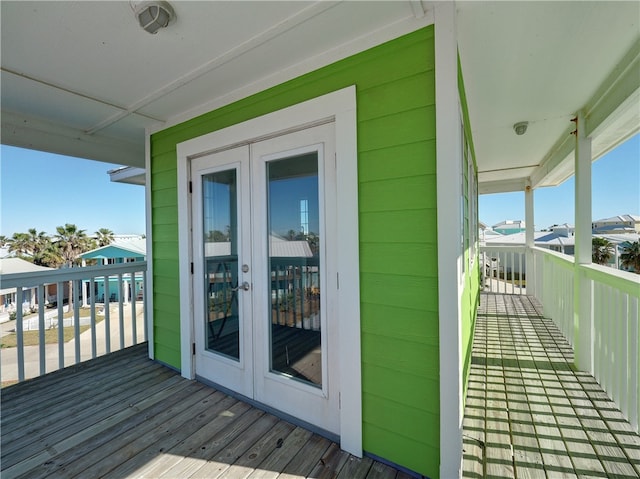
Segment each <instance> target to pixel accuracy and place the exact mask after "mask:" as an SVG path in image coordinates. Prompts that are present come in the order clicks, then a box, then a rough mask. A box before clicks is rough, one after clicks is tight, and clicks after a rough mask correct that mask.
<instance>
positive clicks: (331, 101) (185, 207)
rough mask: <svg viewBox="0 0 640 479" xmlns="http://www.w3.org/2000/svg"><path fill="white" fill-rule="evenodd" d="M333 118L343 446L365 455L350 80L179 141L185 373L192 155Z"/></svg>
mask: <svg viewBox="0 0 640 479" xmlns="http://www.w3.org/2000/svg"><path fill="white" fill-rule="evenodd" d="M330 120H333V121H334V122H335V130H336V175H337V184H336V187H337V204H338V205H340V207H339V208H338V213H337V218H336V223H337V228H338V231H339V232H340V244H339V248H338V258H337V264H338V275H337V278H336V281H338V280H339V285H340V287H339V289H338V308H337V311H338V324H339V332H338V334H339V340H338V347H339V350H340V354H339V363H340V366H339V367H340V396H341V397H340V400H341V401H340V402H341V408H340V445H341V448H342V449H344V450H345V451H347V452H349V453H351V454H354V455H356V456H362V380H361V354H360V274H359V272H360V269H359V265H360V261H359V243H358V165H357V136H356V89H355V86H350V87H347V88H344V89H342V90H338V91H336V92H333V93H328V94H326V95H323V96H320V97H317V98H314V99H312V100H308V101H306V102H303V103H299V104H297V105H294V106H291V107H288V108H285V109H282V110H278V111H275V112H273V113H269V114H267V115H264V116H260V117H257V118H254V119H252V120H248V121H246V122H243V123H239V124H237V125H233V126H230V127H228V128H225V129H223V130H218V131H214V132H212V133H209V134H207V135H203V136H200V137H197V138H194V139H191V140H188V141H185V142H183V143H180V144H178V145H177V162H178V164H177V181H178V212H179V214H178V242H179V244H178V254H179V258H178V259H179V277H180V298H181V301H180V349H181V351H180V355H181V374H182V376H184V377H186V378H189V379H193V378H194V377H195V370H194V363H193V356H192V354H191V348H192V346H191V345H192V344H193V338H194V326H193V321H194V316H193V285H192V278H191V262H192V261H193V253H192V250H191V226H192V225H191V215H190V214H189V211H190V208H191V204H190V202H191V199H190V195H189V189H188V188H189V174H190V173H189V171H190V167H189V162H190V160H191V159H192V158H196V157H199V156H202V155H203V154H208V153H211V152H213V151H216V150H221V149H225V148H228V147H230V146H235V145H240V144H243V143H251V142H252V141H255V140H258V139H260V140H262V139H265V138H268V137H271V136H278V135H280V134H285V133H287V132H289V131H295V130H298V129H300V128H301V127H303V126H311V125H313V124H318V123H322V122H324V121H330Z"/></svg>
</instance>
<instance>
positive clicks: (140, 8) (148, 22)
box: [134, 1, 176, 34]
mask: <svg viewBox="0 0 640 479" xmlns="http://www.w3.org/2000/svg"><path fill="white" fill-rule="evenodd" d="M134 11H135V14H136V17H137V18H138V22H140V26H141V27H142V28H144V29H145V30H146V31H147V32H149V33H151V34H155V33H157V32H158V30H160V29H161V28H164V27H166V26H167V25H169V24H170V23H171V22H173V21H174V20H175V18H176V14H175V12H174V11H173V7H172V6H171V5H169V2H162V1H152V2H140V4H138V5H137V6H136V7H135V10H134Z"/></svg>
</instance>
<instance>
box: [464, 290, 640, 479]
mask: <svg viewBox="0 0 640 479" xmlns="http://www.w3.org/2000/svg"><path fill="white" fill-rule="evenodd" d="M540 311H541V308H540V307H539V305H538V304H536V303H535V300H533V299H532V298H529V297H527V296H511V295H502V294H483V295H482V297H481V307H480V310H479V314H478V319H477V323H476V329H475V340H474V348H473V356H472V360H471V362H472V365H471V376H470V382H469V388H468V393H467V402H466V408H465V418H464V473H463V476H464V477H466V478H545V477H548V478H560V477H562V478H577V477H585V478H586V477H589V478H600V477H602V478H604V477H608V478H619V479H622V478H625V479H626V478H638V477H640V436H638V434H636V433H635V432H633V430H632V428H631V426H630V425H629V423H628V422H627V421H626V420H625V418H624V416H623V415H622V413H621V412H620V411H619V410H618V409H617V408H616V406H615V404H614V403H613V402H612V401H611V400H610V399H609V398H608V397H607V395H606V394H605V393H604V392H603V391H602V389H601V388H600V386H599V385H598V384H597V382H596V381H595V379H594V378H593V377H592V376H591V375H589V374H587V373H584V372H578V371H574V370H573V368H572V367H571V363H572V362H573V351H572V349H571V347H570V345H569V344H568V343H567V342H566V341H565V339H564V338H563V336H562V334H561V333H560V331H559V330H558V328H556V327H555V325H554V324H553V322H552V321H551V320H549V319H545V318H543V317H542V316H541V314H540Z"/></svg>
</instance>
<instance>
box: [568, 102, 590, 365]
mask: <svg viewBox="0 0 640 479" xmlns="http://www.w3.org/2000/svg"><path fill="white" fill-rule="evenodd" d="M585 124H586V122H585V118H584V114H583V113H582V112H580V113H578V117H577V123H576V130H577V132H576V151H575V172H576V182H575V185H576V186H575V202H576V205H575V208H576V211H575V217H576V236H575V237H576V246H575V272H574V301H573V314H574V322H573V323H574V328H575V333H574V337H575V338H576V340H575V358H576V359H575V361H576V365H577V366H578V368H580V369H582V370H584V371H590V372H591V371H593V318H592V302H593V298H592V289H591V281H589V280H588V279H587V278H586V277H585V276H584V275H583V274H582V272H581V265H589V264H591V249H592V247H591V138H588V137H586V136H585Z"/></svg>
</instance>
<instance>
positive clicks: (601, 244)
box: [591, 237, 614, 264]
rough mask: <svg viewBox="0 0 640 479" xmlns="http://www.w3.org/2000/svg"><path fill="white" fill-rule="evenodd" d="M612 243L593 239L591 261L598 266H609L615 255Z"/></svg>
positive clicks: (598, 238)
mask: <svg viewBox="0 0 640 479" xmlns="http://www.w3.org/2000/svg"><path fill="white" fill-rule="evenodd" d="M613 248H614V245H613V243H612V242H611V241H609V240H607V239H605V238H601V237H595V238H592V239H591V260H592V261H593V262H594V263H596V264H607V263H608V262H609V260H610V259H611V257H612V256H613V253H614V250H613Z"/></svg>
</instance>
